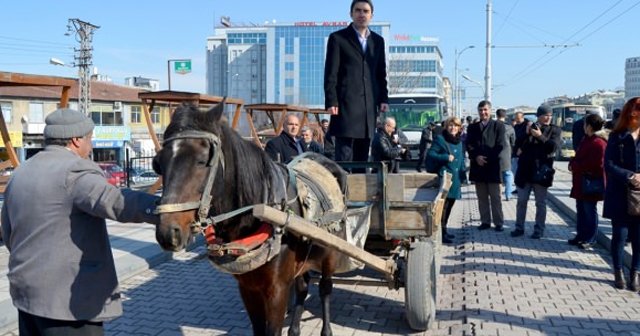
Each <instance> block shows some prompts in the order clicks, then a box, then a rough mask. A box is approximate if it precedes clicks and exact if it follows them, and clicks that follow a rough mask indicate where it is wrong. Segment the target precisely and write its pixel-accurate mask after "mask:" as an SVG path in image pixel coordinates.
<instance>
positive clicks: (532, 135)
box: [511, 104, 561, 239]
mask: <svg viewBox="0 0 640 336" xmlns="http://www.w3.org/2000/svg"><path fill="white" fill-rule="evenodd" d="M536 115H537V116H538V120H537V121H536V122H535V123H529V125H528V126H527V136H526V137H524V138H521V139H518V141H520V143H519V144H516V147H518V171H517V172H516V187H517V188H518V203H517V205H516V228H515V230H513V231H512V232H511V236H512V237H520V236H522V235H524V219H525V217H526V216H527V203H528V202H529V196H530V195H531V191H532V190H533V194H534V197H535V199H536V223H535V226H534V230H533V234H532V235H531V238H532V239H540V238H542V236H543V235H544V229H545V221H546V219H547V190H548V188H549V187H550V186H551V184H552V183H553V175H554V173H555V170H554V169H553V162H554V159H555V156H556V151H558V150H560V141H561V138H560V127H558V126H555V125H552V124H551V116H552V110H551V107H550V106H549V105H546V104H542V105H540V106H539V107H538V110H537V112H536Z"/></svg>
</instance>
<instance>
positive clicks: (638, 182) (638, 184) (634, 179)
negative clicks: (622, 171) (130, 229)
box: [629, 173, 640, 189]
mask: <svg viewBox="0 0 640 336" xmlns="http://www.w3.org/2000/svg"><path fill="white" fill-rule="evenodd" d="M629 183H631V185H632V186H633V187H634V188H636V189H640V173H635V174H633V175H631V179H629Z"/></svg>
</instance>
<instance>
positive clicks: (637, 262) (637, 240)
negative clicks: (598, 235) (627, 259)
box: [611, 220, 640, 271]
mask: <svg viewBox="0 0 640 336" xmlns="http://www.w3.org/2000/svg"><path fill="white" fill-rule="evenodd" d="M611 227H612V229H613V231H612V237H611V258H612V259H613V269H614V270H621V269H622V266H623V262H624V245H625V241H626V240H627V235H628V236H629V238H630V239H629V240H631V251H632V253H631V269H632V270H635V271H640V226H638V223H624V222H620V221H617V220H612V221H611Z"/></svg>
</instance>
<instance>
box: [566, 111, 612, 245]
mask: <svg viewBox="0 0 640 336" xmlns="http://www.w3.org/2000/svg"><path fill="white" fill-rule="evenodd" d="M582 120H584V121H583V125H584V126H583V128H584V134H585V137H584V138H583V139H582V142H581V143H580V146H579V147H578V150H577V151H576V155H575V156H574V157H573V158H572V159H571V161H569V170H571V174H572V185H571V194H570V197H571V198H574V199H575V200H576V217H577V220H576V231H577V233H576V236H575V237H573V238H571V239H569V241H568V242H569V245H575V246H578V247H580V248H582V249H589V248H591V246H592V245H593V244H594V243H595V242H596V234H597V233H598V209H597V204H598V201H602V200H603V199H604V188H605V186H606V179H605V177H604V152H605V148H607V137H608V133H607V132H604V131H602V127H603V126H604V120H603V119H602V118H601V117H600V116H599V115H597V114H588V115H587V116H586V117H584V118H583V119H582ZM585 181H586V182H585ZM588 184H591V185H596V184H597V185H598V186H601V187H602V189H601V190H593V188H589V186H588ZM586 189H591V190H586Z"/></svg>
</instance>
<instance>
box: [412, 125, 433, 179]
mask: <svg viewBox="0 0 640 336" xmlns="http://www.w3.org/2000/svg"><path fill="white" fill-rule="evenodd" d="M434 127H435V123H433V122H429V123H427V125H426V126H425V127H424V128H423V129H422V133H421V134H420V144H419V145H418V164H417V165H416V170H417V171H418V172H422V167H424V164H425V160H426V159H427V152H428V151H429V148H431V143H433V128H434Z"/></svg>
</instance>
